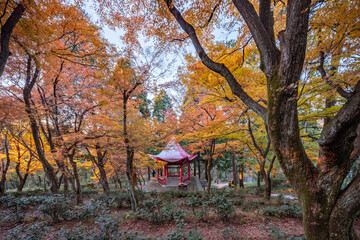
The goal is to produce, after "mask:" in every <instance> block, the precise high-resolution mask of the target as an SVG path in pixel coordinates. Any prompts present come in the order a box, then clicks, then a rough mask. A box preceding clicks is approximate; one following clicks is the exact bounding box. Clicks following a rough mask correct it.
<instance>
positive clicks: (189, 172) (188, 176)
mask: <svg viewBox="0 0 360 240" xmlns="http://www.w3.org/2000/svg"><path fill="white" fill-rule="evenodd" d="M188 178H189V179H190V162H188Z"/></svg>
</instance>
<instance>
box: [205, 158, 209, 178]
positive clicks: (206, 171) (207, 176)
mask: <svg viewBox="0 0 360 240" xmlns="http://www.w3.org/2000/svg"><path fill="white" fill-rule="evenodd" d="M204 168H205V179H206V181H209V175H208V163H207V162H204Z"/></svg>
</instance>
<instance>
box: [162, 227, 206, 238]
mask: <svg viewBox="0 0 360 240" xmlns="http://www.w3.org/2000/svg"><path fill="white" fill-rule="evenodd" d="M202 239H203V238H202V237H201V234H200V231H199V230H198V229H191V230H189V231H188V232H184V230H183V228H176V229H175V230H174V231H170V232H168V234H167V236H166V237H164V238H163V240H202Z"/></svg>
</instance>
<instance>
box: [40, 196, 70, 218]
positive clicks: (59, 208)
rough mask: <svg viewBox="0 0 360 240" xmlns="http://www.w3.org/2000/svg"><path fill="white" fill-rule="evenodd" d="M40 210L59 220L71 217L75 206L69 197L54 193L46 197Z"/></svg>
mask: <svg viewBox="0 0 360 240" xmlns="http://www.w3.org/2000/svg"><path fill="white" fill-rule="evenodd" d="M38 210H39V211H40V212H41V213H43V214H44V215H45V216H48V217H50V218H51V219H52V221H53V222H59V221H60V220H61V219H70V218H71V217H72V210H73V208H72V204H71V202H70V201H69V200H68V199H66V198H64V197H63V196H61V195H54V196H51V197H46V198H44V200H43V202H42V203H41V205H40V206H39V207H38Z"/></svg>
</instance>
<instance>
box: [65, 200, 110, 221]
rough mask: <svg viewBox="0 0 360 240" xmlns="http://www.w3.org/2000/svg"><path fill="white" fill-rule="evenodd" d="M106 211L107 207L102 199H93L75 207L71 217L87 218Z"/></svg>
mask: <svg viewBox="0 0 360 240" xmlns="http://www.w3.org/2000/svg"><path fill="white" fill-rule="evenodd" d="M105 213H106V208H105V207H104V206H103V204H102V203H101V202H100V201H96V200H91V201H90V202H89V203H87V204H84V205H82V206H77V207H75V209H74V210H73V214H72V216H71V219H79V220H87V219H90V218H95V217H98V216H100V215H102V214H105Z"/></svg>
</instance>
